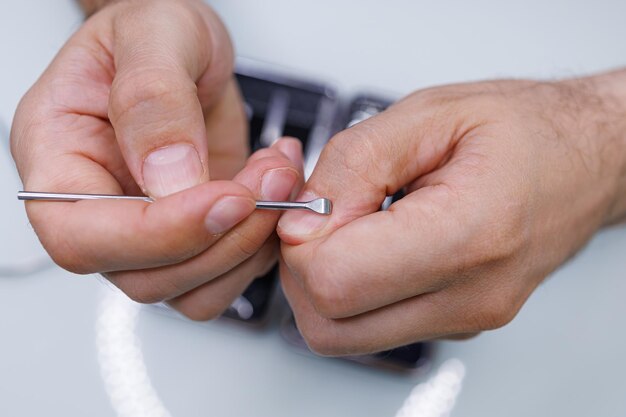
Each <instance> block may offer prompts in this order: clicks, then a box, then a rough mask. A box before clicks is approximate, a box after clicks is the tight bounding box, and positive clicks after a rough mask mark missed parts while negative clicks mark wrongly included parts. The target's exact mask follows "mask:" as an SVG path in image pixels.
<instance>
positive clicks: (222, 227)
mask: <svg viewBox="0 0 626 417" xmlns="http://www.w3.org/2000/svg"><path fill="white" fill-rule="evenodd" d="M254 206H255V205H254V201H253V200H252V199H250V198H246V197H236V196H228V197H222V198H221V199H219V200H218V201H217V202H216V203H215V204H213V207H211V209H210V210H209V213H208V214H207V215H206V218H205V219H204V225H205V226H206V229H207V230H208V231H209V233H211V234H212V235H219V234H222V233H224V232H226V231H227V230H229V229H231V228H232V227H233V226H235V225H236V224H237V223H239V222H240V221H242V220H243V219H245V218H246V217H248V216H249V215H250V214H251V213H252V212H253V211H254Z"/></svg>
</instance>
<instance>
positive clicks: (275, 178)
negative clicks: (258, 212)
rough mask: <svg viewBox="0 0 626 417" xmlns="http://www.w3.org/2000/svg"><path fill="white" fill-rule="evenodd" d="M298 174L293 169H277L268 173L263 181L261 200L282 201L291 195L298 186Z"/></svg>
mask: <svg viewBox="0 0 626 417" xmlns="http://www.w3.org/2000/svg"><path fill="white" fill-rule="evenodd" d="M297 179H298V174H297V172H295V171H294V170H293V169H291V168H276V169H272V170H270V171H267V172H266V173H265V174H264V175H263V179H262V180H261V198H262V199H263V200H274V201H281V200H285V199H286V198H288V197H289V194H291V190H292V189H293V187H294V186H295V185H296V181H297Z"/></svg>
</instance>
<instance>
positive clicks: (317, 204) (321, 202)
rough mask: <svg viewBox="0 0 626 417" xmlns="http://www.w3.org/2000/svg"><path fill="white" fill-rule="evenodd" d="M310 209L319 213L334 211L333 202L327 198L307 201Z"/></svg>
mask: <svg viewBox="0 0 626 417" xmlns="http://www.w3.org/2000/svg"><path fill="white" fill-rule="evenodd" d="M306 206H307V208H308V209H309V210H312V211H314V212H316V213H319V214H330V213H332V211H333V204H332V203H331V202H330V200H329V199H327V198H318V199H315V200H311V201H309V202H308V203H306Z"/></svg>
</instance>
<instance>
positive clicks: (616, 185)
mask: <svg viewBox="0 0 626 417" xmlns="http://www.w3.org/2000/svg"><path fill="white" fill-rule="evenodd" d="M557 84H558V85H560V86H561V87H563V88H564V90H565V91H566V92H568V94H566V95H564V96H563V97H564V101H563V102H562V107H563V108H566V109H569V110H570V111H571V110H573V112H566V113H568V114H569V117H568V119H564V120H561V123H563V124H566V125H569V128H570V129H571V131H570V133H569V136H570V137H571V138H576V139H575V140H576V142H577V149H578V153H579V155H580V157H581V158H583V159H585V160H586V163H585V164H586V165H587V169H588V173H589V175H591V176H593V177H595V179H596V182H595V183H596V186H595V188H596V190H595V195H596V196H597V197H600V195H602V197H601V198H598V200H597V202H598V203H599V206H597V209H598V210H601V212H602V221H601V226H607V225H610V224H614V223H617V222H619V221H620V220H622V219H624V218H625V217H626V70H620V71H613V72H609V73H603V74H598V75H594V76H590V77H584V78H577V79H570V80H565V81H561V82H558V83H557ZM568 120H569V121H568Z"/></svg>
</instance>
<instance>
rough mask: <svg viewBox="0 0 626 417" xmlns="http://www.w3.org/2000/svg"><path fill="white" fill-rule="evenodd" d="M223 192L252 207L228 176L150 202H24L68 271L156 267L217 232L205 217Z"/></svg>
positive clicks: (202, 245)
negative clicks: (207, 226) (241, 199)
mask: <svg viewBox="0 0 626 417" xmlns="http://www.w3.org/2000/svg"><path fill="white" fill-rule="evenodd" d="M61 191H69V190H61ZM227 196H231V197H235V196H236V197H241V198H243V199H246V200H247V201H249V212H250V213H252V212H253V211H254V208H255V201H254V198H253V196H252V195H251V193H250V191H249V190H248V189H247V188H246V187H243V186H241V185H239V184H236V183H232V182H227V181H212V182H210V183H205V184H201V185H199V186H197V187H194V188H192V189H189V190H185V191H182V192H180V193H177V194H174V195H171V196H169V197H166V198H163V199H160V200H159V201H156V202H154V203H146V202H140V201H118V200H86V201H78V202H75V203H58V202H53V203H50V202H40V201H32V202H28V203H27V204H26V206H27V210H28V214H29V218H30V219H31V222H32V223H33V227H35V229H36V230H37V231H38V236H39V239H40V240H41V242H42V244H43V246H44V248H46V250H47V251H48V253H49V254H50V255H51V256H52V258H53V259H54V260H55V262H57V263H58V264H59V265H60V266H62V267H63V268H65V269H67V270H69V271H72V272H75V273H80V274H88V273H93V272H106V271H115V270H120V269H142V268H146V267H156V266H160V265H167V264H170V263H177V262H180V261H182V260H184V259H187V258H189V257H193V256H195V255H196V254H198V253H200V252H202V251H203V250H204V249H206V248H207V247H209V246H210V245H211V244H212V243H213V242H215V241H216V240H217V239H218V238H219V236H215V235H212V234H211V233H210V232H209V231H208V230H207V229H206V227H205V226H204V221H205V217H206V215H207V213H208V212H209V210H210V209H211V207H212V206H213V205H214V204H215V203H216V202H217V201H218V200H219V199H220V198H223V197H227Z"/></svg>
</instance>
